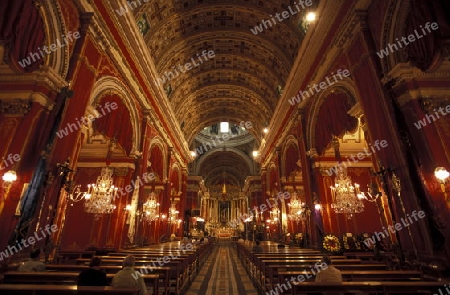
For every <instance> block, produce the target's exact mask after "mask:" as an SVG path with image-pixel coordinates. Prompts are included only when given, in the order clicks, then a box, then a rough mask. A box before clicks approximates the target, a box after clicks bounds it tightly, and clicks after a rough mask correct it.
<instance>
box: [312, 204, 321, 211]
mask: <svg viewBox="0 0 450 295" xmlns="http://www.w3.org/2000/svg"><path fill="white" fill-rule="evenodd" d="M314 209H315V210H316V211H320V210H322V205H320V204H314Z"/></svg>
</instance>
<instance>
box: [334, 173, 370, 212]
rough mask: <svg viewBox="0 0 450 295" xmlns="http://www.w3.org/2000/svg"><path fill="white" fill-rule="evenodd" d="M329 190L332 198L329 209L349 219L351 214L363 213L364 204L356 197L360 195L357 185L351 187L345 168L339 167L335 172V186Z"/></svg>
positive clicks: (350, 180)
mask: <svg viewBox="0 0 450 295" xmlns="http://www.w3.org/2000/svg"><path fill="white" fill-rule="evenodd" d="M330 188H331V194H332V196H333V203H332V204H331V208H333V209H334V212H336V213H343V214H345V215H346V216H347V218H348V219H350V218H351V217H352V216H353V214H355V213H361V212H363V211H364V204H363V202H362V200H361V199H360V198H359V197H358V196H359V195H360V194H361V192H360V191H359V184H357V183H355V184H354V185H352V179H351V178H350V176H348V175H347V168H346V167H341V169H340V170H339V171H338V172H337V175H336V179H335V185H334V187H333V186H331V187H330Z"/></svg>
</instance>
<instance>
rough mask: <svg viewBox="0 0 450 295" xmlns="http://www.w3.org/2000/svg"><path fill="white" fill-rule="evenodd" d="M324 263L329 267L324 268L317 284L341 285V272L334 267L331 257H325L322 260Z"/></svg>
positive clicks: (319, 274) (317, 278) (317, 276)
mask: <svg viewBox="0 0 450 295" xmlns="http://www.w3.org/2000/svg"><path fill="white" fill-rule="evenodd" d="M322 262H323V263H325V264H326V265H327V267H324V268H323V269H322V270H321V271H320V272H319V273H318V274H317V275H316V282H323V283H341V282H342V275H341V271H340V270H338V269H337V268H335V267H334V266H333V265H332V261H331V258H330V257H329V256H324V257H323V258H322Z"/></svg>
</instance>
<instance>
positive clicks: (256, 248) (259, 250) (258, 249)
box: [252, 241, 264, 253]
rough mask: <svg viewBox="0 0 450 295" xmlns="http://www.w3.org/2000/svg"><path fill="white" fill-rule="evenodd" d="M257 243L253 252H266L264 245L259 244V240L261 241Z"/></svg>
mask: <svg viewBox="0 0 450 295" xmlns="http://www.w3.org/2000/svg"><path fill="white" fill-rule="evenodd" d="M255 243H256V245H255V246H253V248H252V252H253V253H261V252H264V249H263V247H261V245H259V244H260V242H259V241H256V242H255Z"/></svg>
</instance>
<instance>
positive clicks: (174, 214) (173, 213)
mask: <svg viewBox="0 0 450 295" xmlns="http://www.w3.org/2000/svg"><path fill="white" fill-rule="evenodd" d="M175 205H176V203H175V202H172V204H171V205H170V209H169V222H170V223H172V224H176V223H177V222H178V220H177V218H178V213H179V211H178V210H177V208H176V207H175Z"/></svg>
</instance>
